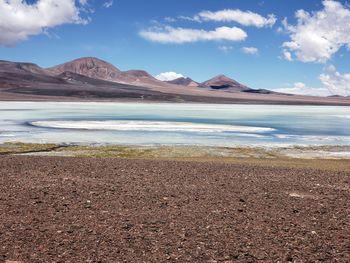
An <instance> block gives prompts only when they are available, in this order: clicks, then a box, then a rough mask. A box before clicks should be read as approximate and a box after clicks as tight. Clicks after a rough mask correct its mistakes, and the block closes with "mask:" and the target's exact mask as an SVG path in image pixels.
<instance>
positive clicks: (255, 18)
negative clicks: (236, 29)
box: [193, 9, 276, 27]
mask: <svg viewBox="0 0 350 263" xmlns="http://www.w3.org/2000/svg"><path fill="white" fill-rule="evenodd" d="M193 20H195V21H217V22H237V23H239V24H241V25H244V26H255V27H271V26H273V25H274V24H275V23H276V17H275V15H273V14H270V15H268V16H267V17H263V16H261V15H259V14H257V13H253V12H251V11H241V10H239V9H224V10H220V11H216V12H212V11H202V12H200V13H199V14H197V15H196V16H195V17H194V18H193Z"/></svg>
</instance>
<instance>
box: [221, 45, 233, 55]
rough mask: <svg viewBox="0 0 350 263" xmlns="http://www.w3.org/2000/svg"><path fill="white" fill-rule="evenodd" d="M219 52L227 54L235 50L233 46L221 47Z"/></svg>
mask: <svg viewBox="0 0 350 263" xmlns="http://www.w3.org/2000/svg"><path fill="white" fill-rule="evenodd" d="M219 50H221V51H222V52H224V53H226V54H227V53H230V52H231V51H232V50H233V46H219Z"/></svg>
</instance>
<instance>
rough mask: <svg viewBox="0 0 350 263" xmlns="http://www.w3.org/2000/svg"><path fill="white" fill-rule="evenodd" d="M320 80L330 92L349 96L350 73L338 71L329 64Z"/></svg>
mask: <svg viewBox="0 0 350 263" xmlns="http://www.w3.org/2000/svg"><path fill="white" fill-rule="evenodd" d="M320 80H321V82H322V84H323V86H324V87H326V88H327V89H328V90H329V91H330V92H331V93H332V94H334V95H341V96H350V74H341V73H339V72H338V71H337V70H336V68H335V67H334V66H329V67H328V68H327V69H326V70H325V72H324V73H323V74H321V75H320Z"/></svg>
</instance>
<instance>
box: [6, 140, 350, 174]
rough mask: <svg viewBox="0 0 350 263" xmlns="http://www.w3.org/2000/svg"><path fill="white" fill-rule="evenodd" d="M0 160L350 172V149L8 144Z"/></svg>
mask: <svg viewBox="0 0 350 263" xmlns="http://www.w3.org/2000/svg"><path fill="white" fill-rule="evenodd" d="M342 153H345V155H342ZM0 156H33V157H35V156H41V157H68V158H92V159H93V158H101V159H129V160H132V159H134V160H159V161H186V162H213V163H227V164H242V165H247V164H251V165H258V166H276V167H278V166H280V167H290V168H298V167H299V168H314V169H326V170H327V169H328V170H339V171H350V161H349V160H350V146H318V147H315V146H310V147H300V146H298V147H278V148H269V149H267V148H261V147H232V148H231V147H204V146H125V145H76V144H37V143H36V144H35V143H34V144H31V143H19V142H8V143H2V144H0Z"/></svg>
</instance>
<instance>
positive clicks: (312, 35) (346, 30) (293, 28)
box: [282, 0, 350, 63]
mask: <svg viewBox="0 0 350 263" xmlns="http://www.w3.org/2000/svg"><path fill="white" fill-rule="evenodd" d="M322 4H323V9H322V10H320V11H317V12H312V13H309V12H307V11H305V10H298V11H297V12H296V13H295V17H296V19H297V23H296V25H290V24H288V22H287V20H286V19H285V20H284V21H283V23H282V24H283V26H284V28H285V30H286V31H287V32H288V33H289V35H290V41H287V42H284V43H283V48H284V51H283V52H284V57H285V58H286V59H288V60H292V58H293V57H292V55H294V57H295V58H296V59H298V60H300V61H303V62H315V63H325V62H327V61H328V60H329V59H331V57H332V56H333V55H334V54H335V53H336V52H338V50H339V49H340V48H341V47H343V46H346V47H347V48H350V10H349V9H348V8H347V7H346V6H345V5H343V4H342V3H341V2H338V1H333V0H324V1H323V2H322ZM288 52H289V53H288ZM286 54H287V56H286ZM289 54H290V56H289Z"/></svg>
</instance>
